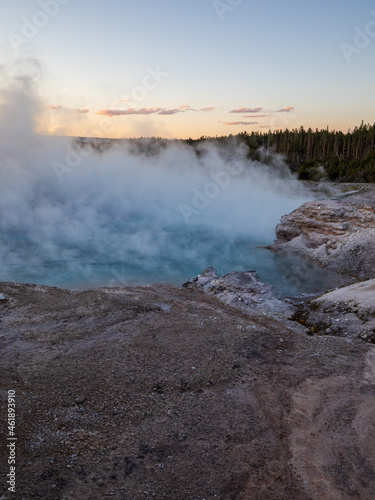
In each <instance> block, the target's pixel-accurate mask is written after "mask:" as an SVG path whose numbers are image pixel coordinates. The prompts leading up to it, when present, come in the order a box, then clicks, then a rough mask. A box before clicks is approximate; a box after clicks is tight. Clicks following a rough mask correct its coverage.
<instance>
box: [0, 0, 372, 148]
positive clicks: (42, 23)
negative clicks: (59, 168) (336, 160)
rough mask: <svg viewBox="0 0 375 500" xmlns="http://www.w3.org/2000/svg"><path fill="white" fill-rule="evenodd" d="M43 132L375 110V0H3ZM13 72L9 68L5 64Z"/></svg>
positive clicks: (255, 122) (327, 121)
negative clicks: (32, 82)
mask: <svg viewBox="0 0 375 500" xmlns="http://www.w3.org/2000/svg"><path fill="white" fill-rule="evenodd" d="M0 14H1V15H0V49H1V51H0V53H1V55H0V64H1V66H2V68H9V66H11V65H14V64H15V61H16V60H17V59H19V58H28V57H31V58H34V59H37V60H38V61H39V63H40V64H41V67H42V69H43V75H42V77H41V78H40V82H39V87H38V92H39V95H40V99H41V102H42V106H41V111H40V116H39V131H40V132H42V133H47V134H58V135H62V134H63V135H81V136H98V137H139V136H161V137H167V138H187V137H189V136H190V137H193V138H195V137H199V136H201V135H210V136H215V135H227V134H230V133H233V134H236V133H238V132H242V131H244V130H246V131H247V132H251V131H253V130H254V131H266V130H268V128H271V129H277V128H285V127H288V128H293V127H299V126H300V125H303V126H304V127H307V128H308V127H312V128H313V129H314V128H317V127H318V128H325V127H327V125H328V126H329V127H330V128H331V129H333V128H335V129H341V130H344V131H346V130H348V128H349V127H351V128H353V127H354V126H355V125H359V124H360V123H361V121H362V120H364V121H365V123H368V122H369V123H374V121H375V100H374V98H373V93H374V90H373V89H374V82H375V4H374V2H373V1H370V0H356V1H354V0H350V1H349V0H315V1H304V0H284V1H280V0H263V1H260V0H243V1H241V0H223V1H214V0H185V1H184V0H173V1H172V0H153V1H151V0H148V1H147V0H137V2H135V1H127V0H107V1H103V0H38V1H34V0H17V1H14V0H0ZM3 71H5V70H3Z"/></svg>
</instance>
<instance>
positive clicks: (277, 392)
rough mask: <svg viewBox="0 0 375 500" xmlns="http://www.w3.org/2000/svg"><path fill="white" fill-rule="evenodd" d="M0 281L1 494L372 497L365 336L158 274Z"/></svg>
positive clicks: (370, 364) (370, 361)
mask: <svg viewBox="0 0 375 500" xmlns="http://www.w3.org/2000/svg"><path fill="white" fill-rule="evenodd" d="M0 292H1V293H2V294H3V295H4V298H5V299H6V300H1V301H0V319H1V322H0V343H1V351H0V352H1V365H0V366H1V371H0V374H1V379H0V380H1V388H0V389H1V395H2V397H1V403H2V405H1V412H2V413H1V415H2V417H1V422H3V424H2V425H5V422H6V420H5V411H6V397H7V391H8V390H15V391H16V401H17V406H16V411H17V425H16V435H17V438H18V439H17V472H16V482H17V493H16V496H15V495H14V494H12V493H10V492H7V491H6V488H5V477H6V474H7V473H8V465H7V463H6V456H7V451H6V441H5V439H3V443H2V450H1V456H2V457H4V459H2V460H1V467H2V468H1V477H2V478H3V481H2V487H4V490H3V493H0V495H1V494H2V495H3V497H2V498H3V499H5V498H6V499H12V498H17V499H22V498H25V499H34V498H35V499H36V498H41V499H47V498H48V499H49V500H54V499H63V500H73V499H74V500H76V499H82V500H85V499H87V500H88V499H90V500H95V499H106V498H108V499H109V498H114V499H117V500H120V499H121V500H122V499H124V500H133V499H134V500H138V499H139V500H141V499H153V498H156V499H161V500H164V499H165V500H188V499H191V500H203V499H206V500H209V499H214V498H217V499H224V500H225V499H252V500H257V499H259V500H260V499H262V500H267V499H270V500H271V499H272V500H277V499H285V500H287V499H288V500H292V499H296V500H308V499H314V500H315V499H330V500H335V499H340V500H342V499H344V500H345V499H361V500H370V499H372V498H375V454H374V449H375V432H374V420H373V408H374V404H375V351H374V350H373V349H374V348H373V346H372V345H370V344H368V343H366V342H363V341H361V340H360V339H357V338H334V337H329V336H328V337H327V336H315V337H311V336H309V335H307V334H306V329H305V328H304V327H303V326H302V325H300V324H299V323H297V322H295V321H289V320H286V319H284V320H276V319H272V318H271V317H267V316H263V315H262V314H257V315H255V314H253V315H252V314H251V312H244V311H240V310H237V309H234V308H232V307H230V306H227V305H224V304H222V303H220V302H219V300H218V299H217V298H216V297H213V296H209V295H206V294H204V293H203V292H200V291H198V290H194V289H182V288H177V287H172V286H169V285H163V286H162V285H156V286H150V287H136V288H123V289H121V288H118V289H102V290H91V291H84V292H71V291H66V290H60V289H57V288H47V287H41V286H34V285H17V284H10V283H1V284H0ZM5 432H6V429H4V433H5Z"/></svg>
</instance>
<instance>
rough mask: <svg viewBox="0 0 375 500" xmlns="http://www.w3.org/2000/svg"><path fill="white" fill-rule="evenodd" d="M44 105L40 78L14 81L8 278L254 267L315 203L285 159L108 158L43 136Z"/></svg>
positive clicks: (141, 277) (6, 171)
mask: <svg viewBox="0 0 375 500" xmlns="http://www.w3.org/2000/svg"><path fill="white" fill-rule="evenodd" d="M41 108H42V106H41V105H40V103H39V101H38V98H37V97H36V85H35V81H34V80H33V79H32V78H30V77H12V78H11V79H8V80H7V81H5V82H4V85H3V87H2V90H1V95H0V137H1V139H0V281H1V280H2V281H4V280H14V281H34V282H41V283H47V284H55V285H64V284H72V283H73V282H74V281H76V282H80V283H84V282H90V281H96V282H102V283H103V284H108V283H110V284H117V285H120V284H123V283H124V282H125V281H128V280H129V279H130V280H132V279H134V280H136V281H168V280H169V281H177V282H178V281H180V282H181V280H183V279H188V278H190V277H191V276H192V275H193V274H196V273H197V272H199V271H201V270H202V269H203V268H204V267H206V266H208V265H214V266H216V267H218V268H219V271H221V272H225V271H229V270H231V269H233V268H234V267H237V268H239V267H241V266H243V267H245V269H246V264H247V259H249V265H248V266H247V267H248V268H250V267H251V263H250V257H249V255H250V253H251V248H252V247H253V246H254V245H255V244H267V243H269V242H271V241H272V240H273V238H274V228H275V226H276V224H277V223H278V221H279V219H280V216H281V215H282V214H284V213H288V212H290V211H291V210H293V209H294V208H296V207H297V206H299V205H300V204H301V203H303V202H304V201H306V200H307V199H308V198H311V195H308V194H307V193H306V192H305V191H304V190H303V189H302V188H301V186H300V184H299V183H298V182H297V181H296V179H294V178H293V177H292V176H291V174H290V173H289V171H288V169H287V167H286V166H285V165H284V164H283V162H282V161H281V159H279V158H277V157H275V158H274V161H273V165H272V166H266V165H263V164H261V163H258V162H250V161H249V160H248V159H247V157H246V155H247V151H246V149H245V148H243V147H240V146H239V145H238V144H233V145H232V146H230V147H228V146H226V147H222V146H220V145H219V144H214V143H203V144H202V145H201V146H200V147H199V148H198V149H197V151H196V150H194V148H192V147H189V146H187V145H184V144H183V143H181V142H172V141H171V142H167V143H161V144H155V143H153V142H152V141H147V140H145V141H143V143H142V142H137V143H134V142H132V141H121V142H118V143H116V144H115V145H113V146H111V147H110V148H108V149H105V150H104V151H98V150H96V149H95V148H92V147H91V146H89V145H87V146H84V147H79V146H78V145H77V143H76V142H74V141H72V140H71V139H68V138H59V137H42V136H38V135H37V134H35V133H34V129H35V123H36V121H37V119H38V116H39V111H40V110H41ZM53 165H54V167H53ZM56 165H60V167H61V166H65V167H64V168H63V167H61V168H60V169H57V173H58V175H56ZM215 179H216V180H215ZM220 179H221V181H220ZM60 181H61V182H60ZM215 186H216V187H215Z"/></svg>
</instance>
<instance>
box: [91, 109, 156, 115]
mask: <svg viewBox="0 0 375 500" xmlns="http://www.w3.org/2000/svg"><path fill="white" fill-rule="evenodd" d="M159 111H162V108H140V109H136V108H129V109H102V110H101V111H98V112H97V113H96V114H97V115H103V116H110V117H112V116H127V115H152V114H155V113H158V112H159Z"/></svg>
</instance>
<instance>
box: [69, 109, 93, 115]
mask: <svg viewBox="0 0 375 500" xmlns="http://www.w3.org/2000/svg"><path fill="white" fill-rule="evenodd" d="M69 111H72V112H73V113H77V114H78V115H85V114H87V113H89V112H90V110H89V109H71V110H69Z"/></svg>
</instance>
